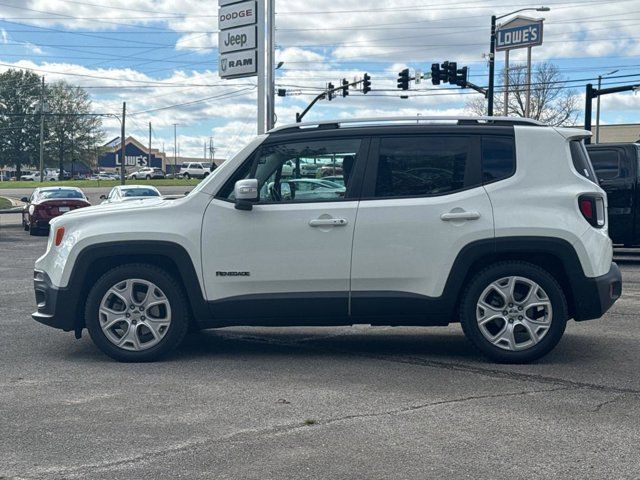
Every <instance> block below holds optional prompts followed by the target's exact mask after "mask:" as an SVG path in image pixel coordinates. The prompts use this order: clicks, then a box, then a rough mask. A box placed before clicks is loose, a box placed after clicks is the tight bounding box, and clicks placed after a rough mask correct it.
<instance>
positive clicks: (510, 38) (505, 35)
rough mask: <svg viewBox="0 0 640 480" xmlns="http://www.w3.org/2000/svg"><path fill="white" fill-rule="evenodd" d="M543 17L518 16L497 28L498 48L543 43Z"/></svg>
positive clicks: (530, 45)
mask: <svg viewBox="0 0 640 480" xmlns="http://www.w3.org/2000/svg"><path fill="white" fill-rule="evenodd" d="M542 22H543V19H533V18H527V17H516V18H514V19H513V20H511V21H509V22H507V23H505V24H504V25H500V26H499V27H498V29H497V30H496V50H498V51H500V50H513V49H516V48H525V47H535V46H537V45H542Z"/></svg>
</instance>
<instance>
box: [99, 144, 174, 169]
mask: <svg viewBox="0 0 640 480" xmlns="http://www.w3.org/2000/svg"><path fill="white" fill-rule="evenodd" d="M124 154H125V159H124V165H125V167H127V168H130V169H132V170H137V169H140V168H142V167H155V168H162V158H160V157H156V156H155V155H154V154H153V152H152V153H151V165H149V162H148V161H147V158H148V155H147V152H146V151H144V150H142V149H141V148H139V147H138V146H137V145H135V144H133V143H127V144H125V146H124ZM98 164H99V165H100V168H117V167H120V165H121V164H122V162H121V161H120V149H118V150H117V151H115V152H107V153H105V154H104V155H102V156H101V157H100V158H99V159H98Z"/></svg>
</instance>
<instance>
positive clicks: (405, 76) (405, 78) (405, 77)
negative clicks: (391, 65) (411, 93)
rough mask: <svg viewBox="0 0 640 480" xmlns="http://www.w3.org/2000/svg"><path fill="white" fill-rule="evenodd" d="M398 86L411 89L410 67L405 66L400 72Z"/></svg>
mask: <svg viewBox="0 0 640 480" xmlns="http://www.w3.org/2000/svg"><path fill="white" fill-rule="evenodd" d="M398 88H400V89H402V90H409V69H408V68H405V69H404V70H402V71H401V72H400V73H399V74H398Z"/></svg>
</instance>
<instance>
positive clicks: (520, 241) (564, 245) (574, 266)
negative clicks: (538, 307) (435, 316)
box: [445, 237, 585, 318]
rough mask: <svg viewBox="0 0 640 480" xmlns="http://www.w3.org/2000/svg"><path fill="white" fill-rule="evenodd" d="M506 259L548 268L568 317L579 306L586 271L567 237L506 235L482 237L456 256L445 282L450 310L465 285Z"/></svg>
mask: <svg viewBox="0 0 640 480" xmlns="http://www.w3.org/2000/svg"><path fill="white" fill-rule="evenodd" d="M508 260H518V261H524V262H528V263H531V264H533V265H536V266H538V267H541V268H543V269H544V270H546V271H548V272H549V273H550V274H551V275H552V276H553V277H554V278H555V279H556V281H557V282H558V283H559V284H560V286H561V287H562V290H563V293H564V295H565V297H566V299H567V306H568V308H569V317H570V318H573V317H574V316H575V315H576V312H577V311H578V310H579V305H578V302H579V289H580V286H579V285H577V283H578V279H584V278H585V274H584V271H583V270H582V266H581V264H580V259H579V258H578V254H577V253H576V251H575V249H574V248H573V247H572V246H571V244H570V243H569V242H567V241H566V240H562V239H559V238H551V237H508V238H497V239H492V240H481V241H478V242H474V243H471V244H469V245H467V246H466V247H465V248H464V249H463V250H462V251H461V252H460V253H459V254H458V257H457V258H456V260H455V262H454V264H453V267H452V269H451V272H450V274H449V278H448V279H447V283H446V286H445V292H449V294H448V295H447V296H448V297H449V298H450V300H451V301H452V311H455V308H456V307H457V306H458V305H459V304H460V299H461V297H462V294H463V291H464V288H465V286H466V285H468V283H469V282H470V281H471V279H472V278H473V276H474V275H476V274H477V273H478V272H480V271H481V270H483V269H484V268H486V267H487V266H489V265H491V264H494V263H497V262H502V261H508Z"/></svg>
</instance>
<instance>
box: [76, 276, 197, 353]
mask: <svg viewBox="0 0 640 480" xmlns="http://www.w3.org/2000/svg"><path fill="white" fill-rule="evenodd" d="M85 322H86V326H87V329H88V330H89V335H91V339H92V340H93V342H94V343H95V344H96V345H97V346H98V348H100V350H102V351H103V352H104V353H106V354H107V355H109V356H110V357H111V358H114V359H116V360H119V361H122V362H148V361H153V360H157V359H158V358H160V357H162V356H164V355H166V354H167V353H169V352H170V351H171V350H173V349H174V348H176V347H177V346H178V345H179V344H180V343H181V342H182V340H183V339H184V336H185V335H186V333H187V330H188V327H189V308H188V304H187V300H186V298H185V295H184V292H183V290H182V288H181V287H180V284H179V283H178V282H177V281H176V280H175V278H173V277H172V276H171V275H170V274H169V273H167V272H166V271H165V270H163V269H161V268H158V267H156V266H154V265H147V264H128V265H122V266H119V267H116V268H114V269H112V270H110V271H108V272H107V273H105V274H104V275H103V276H102V277H101V278H100V279H99V280H98V281H97V282H96V283H95V285H94V286H93V288H92V289H91V292H90V293H89V297H88V299H87V304H86V309H85Z"/></svg>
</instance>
